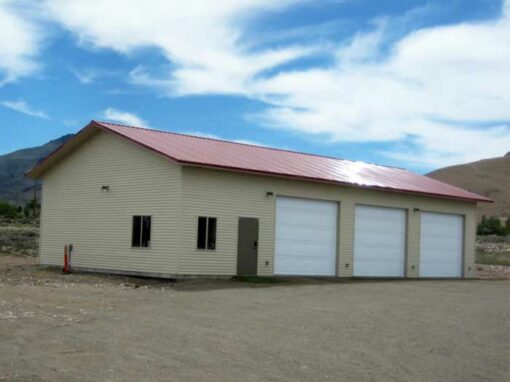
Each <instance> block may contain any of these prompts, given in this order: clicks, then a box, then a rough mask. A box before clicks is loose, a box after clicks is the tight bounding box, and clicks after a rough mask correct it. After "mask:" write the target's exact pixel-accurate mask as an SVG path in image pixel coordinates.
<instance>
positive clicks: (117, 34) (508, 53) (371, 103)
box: [48, 0, 510, 166]
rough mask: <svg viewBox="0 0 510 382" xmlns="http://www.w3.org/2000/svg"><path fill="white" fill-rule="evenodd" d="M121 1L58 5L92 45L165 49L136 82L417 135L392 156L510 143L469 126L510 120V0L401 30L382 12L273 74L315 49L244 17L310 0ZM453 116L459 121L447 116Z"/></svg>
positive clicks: (459, 152) (430, 158)
mask: <svg viewBox="0 0 510 382" xmlns="http://www.w3.org/2000/svg"><path fill="white" fill-rule="evenodd" d="M119 1H120V0H102V1H90V0H77V1H73V2H68V1H64V0H51V1H49V2H48V9H49V13H50V14H51V17H52V18H53V19H54V20H56V21H57V22H59V23H60V24H61V25H63V26H64V28H66V29H68V30H69V31H71V32H72V33H74V34H75V35H77V36H78V37H79V39H80V41H81V43H82V44H90V45H92V46H96V47H101V48H109V49H112V50H115V51H117V52H120V53H123V54H129V53H130V52H132V51H133V50H135V49H137V48H139V47H144V46H156V47H158V48H160V49H161V51H162V52H163V53H164V54H165V55H166V57H167V58H168V61H169V62H171V63H172V69H171V71H169V73H168V74H167V75H163V76H161V75H153V74H150V73H151V72H150V69H148V68H143V67H139V68H137V69H135V70H134V71H133V72H132V73H131V75H130V80H131V82H132V83H135V84H138V85H146V86H149V87H153V88H155V89H157V90H158V91H160V92H161V91H163V92H164V93H166V94H167V95H170V96H172V97H176V96H184V95H187V96H189V95H207V94H225V95H232V94H233V95H239V96H243V97H247V98H251V99H254V100H258V101H263V102H265V103H266V104H267V105H268V107H267V109H266V110H265V111H263V112H262V113H260V114H259V115H258V116H257V119H256V121H257V122H258V123H259V124H262V125H265V126H269V127H272V128H277V129H287V130H293V131H298V132H301V133H303V134H310V135H313V134H320V135H321V136H327V137H329V139H330V140H331V141H332V142H336V141H342V142H407V141H408V139H409V138H408V137H410V136H411V137H413V145H408V146H407V147H409V151H408V152H400V153H383V154H384V155H387V156H388V157H389V158H392V159H395V160H399V161H407V160H409V161H410V160H413V161H420V162H421V164H422V165H423V166H437V165H446V164H451V163H455V162H461V161H469V160H473V159H478V158H480V157H483V156H495V155H499V154H501V152H505V151H506V150H507V147H508V146H510V138H509V137H510V132H509V127H508V125H505V124H503V125H502V124H500V123H498V124H493V125H491V124H490V123H488V124H487V123H485V124H484V126H483V127H479V128H478V129H473V128H467V127H466V122H469V123H472V122H490V121H494V120H498V121H510V108H508V105H509V104H510V74H509V73H510V72H509V71H508V67H510V50H509V49H508V46H510V16H509V12H508V9H509V7H510V6H509V4H510V0H507V1H506V2H505V4H504V7H503V10H502V14H501V17H500V18H499V19H497V20H493V21H485V22H477V23H471V24H470V23H463V24H458V25H450V26H445V27H431V28H423V29H420V30H415V31H410V32H405V33H407V34H403V35H401V34H400V31H401V30H402V25H400V24H402V23H401V22H400V24H399V22H398V21H397V20H396V19H395V18H387V19H384V18H378V19H377V20H379V21H378V22H375V24H374V25H375V27H374V29H373V30H372V31H371V32H369V33H358V34H356V35H354V36H352V38H351V39H350V41H334V34H331V33H330V32H328V33H326V34H325V36H326V38H327V41H326V44H325V46H327V48H328V50H330V56H331V58H332V61H333V64H331V65H329V66H324V65H320V64H317V65H311V66H310V65H309V66H307V67H306V68H305V69H302V68H300V69H296V68H294V69H292V70H289V69H285V68H283V69H282V70H273V71H270V72H269V73H272V74H267V73H268V70H270V69H275V68H278V67H279V66H281V65H282V64H286V63H289V62H291V61H293V60H296V59H300V58H303V57H305V56H308V55H313V54H315V50H313V49H310V48H309V47H308V46H306V41H305V42H303V41H304V40H303V41H301V42H300V40H299V33H298V36H297V37H296V38H292V36H291V37H290V38H289V39H288V41H287V39H285V38H284V39H282V40H281V41H282V43H281V44H279V45H278V48H274V47H272V48H269V47H264V45H263V43H261V40H260V39H257V38H256V36H254V33H251V32H253V31H251V30H250V31H249V30H248V28H245V24H246V23H244V22H243V21H244V20H247V19H249V16H252V15H254V14H257V15H258V16H260V15H261V14H264V13H268V12H278V11H281V10H284V9H287V8H289V7H292V6H295V5H296V4H297V3H302V1H301V0H296V1H293V0H280V1H274V2H267V1H265V0H249V1H243V2H239V1H231V0H220V1H215V2H208V1H204V2H200V6H197V7H193V6H191V5H190V4H189V1H186V2H180V1H176V2H165V3H162V2H157V1H154V2H152V1H151V0H149V2H150V3H151V6H146V4H145V3H144V4H141V3H140V2H139V1H136V0H125V1H122V6H119V4H120V2H119ZM142 7H143V10H142ZM109 9H116V10H117V12H115V13H112V12H109V11H108V10H109ZM198 9H200V11H197V10H198ZM403 17H409V15H407V14H406V15H404V16H403ZM132 20H137V22H136V23H133V22H132ZM381 20H382V21H381ZM396 29H398V30H399V33H397V34H396V33H395V30H396ZM305 40H306V39H305ZM262 42H263V40H262ZM254 45H256V46H257V49H256V50H250V49H249V47H250V46H254ZM321 54H324V52H321ZM262 73H265V74H264V75H261V74H262ZM444 120H448V121H454V122H449V123H444V122H439V121H444ZM480 140H483V141H484V144H483V145H480V144H479V142H480ZM397 158H398V159H397Z"/></svg>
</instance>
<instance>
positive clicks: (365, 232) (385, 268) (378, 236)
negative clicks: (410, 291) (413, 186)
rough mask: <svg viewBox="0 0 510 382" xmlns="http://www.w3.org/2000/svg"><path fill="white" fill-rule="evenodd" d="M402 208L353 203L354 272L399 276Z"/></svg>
mask: <svg viewBox="0 0 510 382" xmlns="http://www.w3.org/2000/svg"><path fill="white" fill-rule="evenodd" d="M405 248H406V215H405V210H402V209H397V208H382V207H370V206H356V216H355V223H354V264H353V275H354V276H382V277H403V276H404V263H405Z"/></svg>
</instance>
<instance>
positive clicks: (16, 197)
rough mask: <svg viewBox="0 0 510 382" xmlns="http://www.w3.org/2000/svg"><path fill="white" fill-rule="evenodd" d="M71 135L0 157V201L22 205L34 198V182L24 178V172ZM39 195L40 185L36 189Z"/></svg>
mask: <svg viewBox="0 0 510 382" xmlns="http://www.w3.org/2000/svg"><path fill="white" fill-rule="evenodd" d="M72 136H73V134H68V135H64V136H62V137H60V138H58V139H55V140H53V141H49V142H48V143H46V144H44V145H42V146H38V147H31V148H28V149H22V150H18V151H14V152H12V153H9V154H5V155H1V156H0V199H3V200H7V201H9V202H11V203H14V204H20V205H24V204H25V203H26V202H27V201H28V200H30V199H33V197H34V181H33V180H32V179H27V178H25V172H26V171H27V170H29V169H30V168H31V167H33V166H34V165H35V164H36V163H37V162H38V161H40V160H41V159H43V158H44V157H46V156H47V155H48V154H49V153H51V152H52V151H53V150H55V149H57V148H58V147H59V146H60V145H62V144H64V143H65V142H66V141H67V140H69V138H71V137H72ZM37 188H38V190H37V193H38V194H39V190H40V185H39V186H38V187H37Z"/></svg>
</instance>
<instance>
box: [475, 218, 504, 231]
mask: <svg viewBox="0 0 510 382" xmlns="http://www.w3.org/2000/svg"><path fill="white" fill-rule="evenodd" d="M506 226H508V220H507V222H506ZM476 233H477V235H498V236H505V235H507V234H508V233H510V232H509V231H508V230H507V228H506V227H505V226H504V225H503V224H501V220H500V219H499V218H497V217H494V216H491V217H490V218H486V217H485V215H484V216H482V220H481V221H480V223H478V226H477V227H476Z"/></svg>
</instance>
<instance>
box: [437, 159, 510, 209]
mask: <svg viewBox="0 0 510 382" xmlns="http://www.w3.org/2000/svg"><path fill="white" fill-rule="evenodd" d="M427 176H429V177H431V178H434V179H437V180H440V181H442V182H445V183H450V184H453V185H454V186H457V187H461V188H464V189H466V190H469V191H473V192H476V193H477V194H480V195H484V196H487V197H489V198H491V199H492V200H494V203H479V204H478V208H477V215H478V218H479V219H480V218H481V217H482V215H485V216H498V217H501V218H503V217H505V218H506V217H508V216H510V152H508V153H507V154H506V155H505V156H502V157H498V158H491V159H483V160H479V161H476V162H472V163H466V164H461V165H457V166H451V167H445V168H442V169H439V170H435V171H432V172H431V173H429V174H427Z"/></svg>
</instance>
